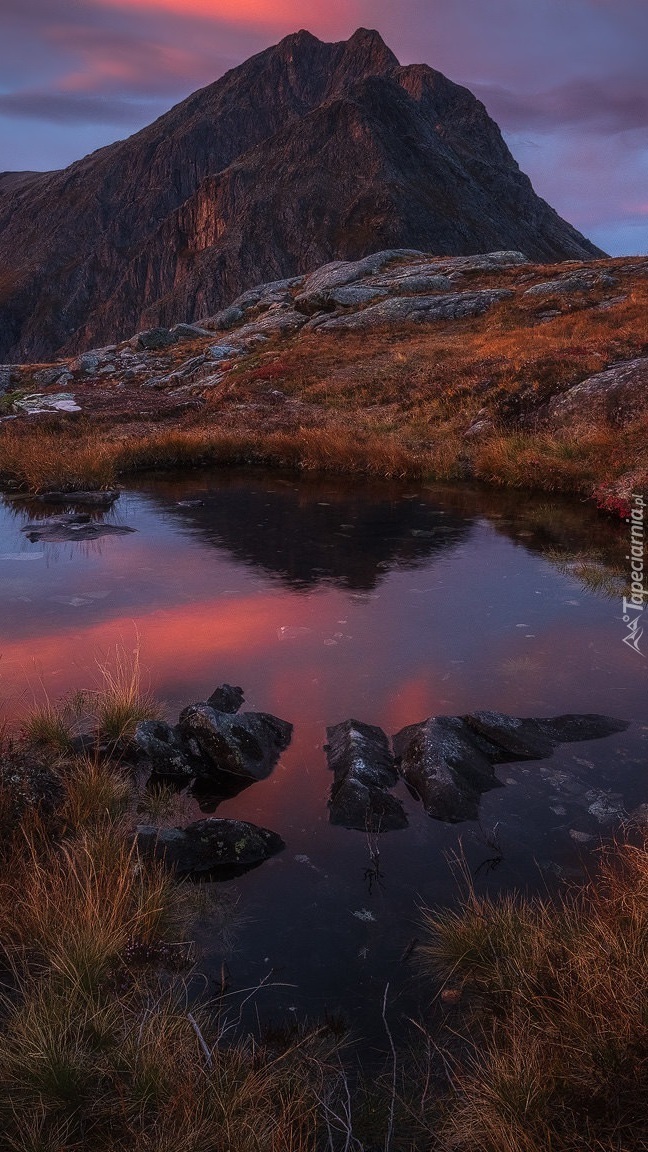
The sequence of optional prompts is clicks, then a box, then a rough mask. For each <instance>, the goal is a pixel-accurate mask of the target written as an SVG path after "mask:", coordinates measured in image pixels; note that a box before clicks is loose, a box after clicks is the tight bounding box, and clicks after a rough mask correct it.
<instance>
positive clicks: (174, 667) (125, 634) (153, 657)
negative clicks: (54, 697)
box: [2, 596, 306, 693]
mask: <svg viewBox="0 0 648 1152" xmlns="http://www.w3.org/2000/svg"><path fill="white" fill-rule="evenodd" d="M304 608H305V609H306V605H305V606H304ZM276 614H277V598H276V597H274V596H253V597H243V598H240V599H234V598H233V597H232V598H231V599H227V600H226V601H223V600H216V601H211V602H210V601H205V602H200V603H195V602H194V603H192V604H191V605H190V606H186V607H185V606H182V607H174V608H172V609H170V610H168V611H157V612H155V611H154V612H151V613H140V614H139V615H133V616H128V617H126V616H119V617H117V618H116V619H114V620H110V621H102V622H101V623H99V624H92V625H90V626H88V627H87V628H85V629H78V630H75V631H70V632H68V633H65V634H64V635H62V636H61V635H57V636H55V635H44V636H36V637H30V639H29V641H28V642H25V640H17V641H14V642H11V641H10V642H8V643H4V644H3V646H2V675H3V679H4V682H5V684H6V683H8V682H9V677H11V679H12V681H13V682H14V683H17V682H19V681H22V682H25V680H30V681H33V680H34V679H42V681H43V683H44V684H45V686H46V687H48V686H49V685H50V684H51V683H52V682H53V681H52V678H53V677H56V681H55V684H56V692H57V693H64V692H66V691H68V690H69V689H72V688H79V687H88V677H89V676H90V678H91V679H92V680H96V671H97V669H96V661H97V659H100V660H102V661H103V660H106V658H108V659H109V658H110V652H111V651H113V652H114V649H115V645H119V646H120V647H121V646H123V647H124V648H125V649H126V650H128V649H131V648H133V647H134V646H135V645H138V646H139V648H140V651H141V661H142V666H143V667H144V668H150V669H151V672H152V674H153V676H154V678H155V681H157V682H159V681H161V680H165V679H166V680H177V679H181V678H182V677H187V678H189V679H191V678H192V676H193V675H194V674H195V669H196V667H200V666H201V665H207V666H209V664H210V661H211V662H213V658H219V657H223V656H224V655H226V654H228V653H236V654H237V655H240V654H247V656H248V657H249V656H250V654H251V653H255V652H257V651H259V652H261V651H263V650H264V649H266V648H269V647H270V646H271V645H273V644H274V643H275V642H276V631H275V627H276ZM293 615H294V618H295V619H296V620H297V623H298V624H299V623H300V621H299V619H298V609H297V608H295V611H294V613H293ZM5 691H6V689H5Z"/></svg>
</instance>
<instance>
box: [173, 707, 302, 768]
mask: <svg viewBox="0 0 648 1152" xmlns="http://www.w3.org/2000/svg"><path fill="white" fill-rule="evenodd" d="M178 730H179V732H180V733H181V734H182V736H184V738H185V739H186V740H193V741H195V743H196V745H197V746H198V748H199V749H200V753H201V767H200V770H199V771H198V772H197V773H196V775H197V776H199V777H203V778H204V777H209V776H211V775H213V774H214V773H225V774H227V775H232V776H242V777H243V778H244V779H248V780H264V779H265V777H266V776H269V775H270V773H271V772H272V769H273V768H274V767H275V765H276V763H277V761H278V759H279V757H280V755H281V753H282V752H283V751H285V749H286V748H287V747H288V745H289V744H290V740H291V737H292V724H289V723H288V722H287V721H285V720H280V719H279V718H278V717H277V716H271V715H269V714H268V713H266V712H241V713H238V714H237V715H232V714H231V713H229V712H219V711H218V710H217V709H216V708H213V707H211V706H210V705H209V704H190V705H189V707H188V708H185V709H183V711H182V712H181V713H180V717H179V720H178Z"/></svg>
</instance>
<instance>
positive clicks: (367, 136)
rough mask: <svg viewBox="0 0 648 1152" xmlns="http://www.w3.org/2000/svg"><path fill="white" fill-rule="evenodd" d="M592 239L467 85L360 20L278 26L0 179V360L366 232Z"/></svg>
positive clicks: (558, 252) (340, 248) (309, 261)
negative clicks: (112, 126) (96, 139)
mask: <svg viewBox="0 0 648 1152" xmlns="http://www.w3.org/2000/svg"><path fill="white" fill-rule="evenodd" d="M388 247H400V248H417V249H424V250H426V251H433V252H436V253H438V254H440V255H443V254H445V255H468V254H472V253H476V252H485V251H493V250H495V249H504V248H507V249H518V250H521V251H523V252H525V253H527V255H528V256H529V257H530V258H532V259H535V260H539V261H543V260H557V259H558V260H559V259H565V258H575V259H582V258H584V257H585V258H587V257H588V256H596V255H599V254H600V253H599V250H598V249H596V248H595V247H594V245H592V244H591V243H590V242H589V241H588V240H586V239H585V238H584V237H583V236H581V235H580V233H578V232H577V231H576V230H575V229H574V228H572V227H571V226H570V225H569V224H567V223H565V221H563V220H561V219H560V217H559V216H558V215H557V214H556V213H555V212H554V211H553V210H552V209H551V208H550V207H549V206H548V205H547V204H546V203H545V202H544V201H543V200H541V199H540V198H539V197H538V196H536V195H535V193H534V191H533V188H532V187H531V184H530V182H529V180H528V178H527V177H526V176H524V175H523V174H522V173H521V172H520V170H519V168H518V166H517V164H516V163H515V160H514V159H513V157H512V156H511V154H510V152H509V150H508V148H507V147H506V144H505V143H504V141H503V139H502V136H501V134H500V132H499V129H498V127H497V125H496V124H495V123H494V122H493V121H492V120H491V119H490V118H489V116H488V115H487V113H486V110H485V108H484V106H483V105H482V104H481V103H480V102H479V101H478V100H476V99H475V97H474V96H473V95H472V94H471V93H470V92H469V91H468V89H466V88H463V87H460V86H459V85H457V84H454V83H453V82H452V81H450V80H448V79H447V78H446V77H445V76H443V75H442V74H441V73H440V72H437V71H435V70H434V69H432V68H430V67H428V66H427V65H411V66H407V67H402V66H401V65H400V64H399V62H398V60H397V58H396V56H395V55H394V54H393V52H391V50H390V49H389V48H388V47H387V45H386V44H385V43H384V41H383V40H382V37H381V36H380V34H379V33H378V32H376V31H373V30H370V29H366V28H359V29H358V30H357V31H356V32H354V34H353V35H352V36H351V37H350V38H349V39H348V40H346V41H340V42H337V43H332V44H329V43H325V42H323V41H321V40H319V39H318V38H317V37H316V36H313V35H312V34H311V33H310V32H307V31H306V30H301V31H299V32H296V33H293V34H291V35H290V36H287V37H285V38H284V39H283V40H282V41H280V43H279V44H276V45H274V46H272V47H270V48H267V49H265V50H264V51H262V52H260V53H258V54H257V55H255V56H253V57H251V58H250V59H249V60H247V61H245V62H244V63H243V64H241V65H239V66H238V67H236V68H234V69H232V70H231V71H229V72H227V73H226V74H225V75H224V76H223V77H221V79H220V80H217V81H215V82H214V83H213V84H210V85H208V86H207V87H206V88H203V89H201V90H200V91H198V92H195V93H193V95H191V96H189V97H188V98H187V99H186V100H183V101H182V102H181V103H180V104H178V105H176V106H175V107H174V108H172V109H171V110H170V111H169V112H168V113H166V114H165V115H164V116H161V117H160V118H159V119H158V120H156V121H155V122H154V123H153V124H151V125H149V126H148V127H147V128H144V129H142V130H141V131H140V132H137V133H136V134H135V135H133V136H131V137H130V138H129V139H127V140H123V141H119V142H117V143H116V144H112V145H109V146H108V147H106V148H102V149H100V150H99V151H98V152H95V153H93V154H92V155H91V156H87V157H85V158H84V159H83V160H79V161H77V162H76V163H74V164H72V165H70V167H68V168H66V169H65V170H63V171H61V172H51V173H39V174H33V173H24V174H15V175H14V174H11V173H9V174H3V175H2V177H0V266H1V267H2V269H3V275H2V281H1V286H0V360H4V361H20V360H32V361H33V360H39V359H40V360H46V359H51V357H52V356H53V355H56V354H65V353H70V352H76V351H79V350H81V349H83V348H84V347H90V346H93V345H94V346H96V345H98V344H101V343H109V342H112V341H114V340H117V339H119V338H121V337H122V336H124V335H126V334H127V333H128V332H130V331H132V330H133V328H136V327H147V326H151V325H153V324H156V323H165V324H169V323H173V322H175V321H186V320H195V319H200V317H201V316H204V315H208V314H209V313H213V312H214V311H216V310H217V308H218V307H219V306H220V305H221V304H222V303H223V301H225V300H227V299H232V298H233V297H234V296H235V295H236V294H237V293H238V292H240V291H242V290H244V289H246V288H248V287H250V286H252V285H254V284H256V283H258V282H259V281H261V280H272V279H278V278H281V277H285V276H290V275H293V274H295V273H301V272H305V271H309V270H310V269H312V268H315V267H318V266H319V265H321V264H324V263H326V262H327V261H330V260H333V259H338V258H341V259H357V258H359V257H361V256H364V255H366V254H367V253H369V252H374V251H376V250H377V249H379V248H388Z"/></svg>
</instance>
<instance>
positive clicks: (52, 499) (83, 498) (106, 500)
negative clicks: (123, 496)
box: [39, 488, 119, 508]
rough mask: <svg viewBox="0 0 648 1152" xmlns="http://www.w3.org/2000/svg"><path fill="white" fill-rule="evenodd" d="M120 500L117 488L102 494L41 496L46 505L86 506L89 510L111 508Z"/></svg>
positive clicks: (61, 493) (82, 493)
mask: <svg viewBox="0 0 648 1152" xmlns="http://www.w3.org/2000/svg"><path fill="white" fill-rule="evenodd" d="M118 499H119V491H118V489H116V488H112V489H107V490H105V491H101V492H44V493H43V494H42V496H39V500H42V502H43V503H44V504H84V505H86V506H87V507H89V508H111V507H112V505H113V504H114V503H115V501H116V500H118Z"/></svg>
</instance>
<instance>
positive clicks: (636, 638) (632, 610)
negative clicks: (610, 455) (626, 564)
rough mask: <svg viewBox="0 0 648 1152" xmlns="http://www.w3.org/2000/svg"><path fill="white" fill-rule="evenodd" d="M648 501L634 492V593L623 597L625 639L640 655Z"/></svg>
mask: <svg viewBox="0 0 648 1152" xmlns="http://www.w3.org/2000/svg"><path fill="white" fill-rule="evenodd" d="M645 507H646V502H645V500H644V498H643V496H641V495H640V494H639V493H637V492H633V493H632V508H631V510H630V515H629V517H628V523H629V525H630V552H629V554H628V555H627V556H626V560H629V561H630V596H629V598H628V597H627V596H624V597H623V623H624V624H625V625H626V627H627V635H626V636H624V637H623V643H624V644H627V645H628V647H629V648H634V650H635V652H638V653H639V655H640V656H645V653H644V652H642V651H641V648H640V647H639V642H640V640H641V637H642V636H643V633H644V630H643V624H642V620H643V613H644V609H645V606H646V604H645V597H646V587H645V567H644V554H645V549H644V514H645Z"/></svg>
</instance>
